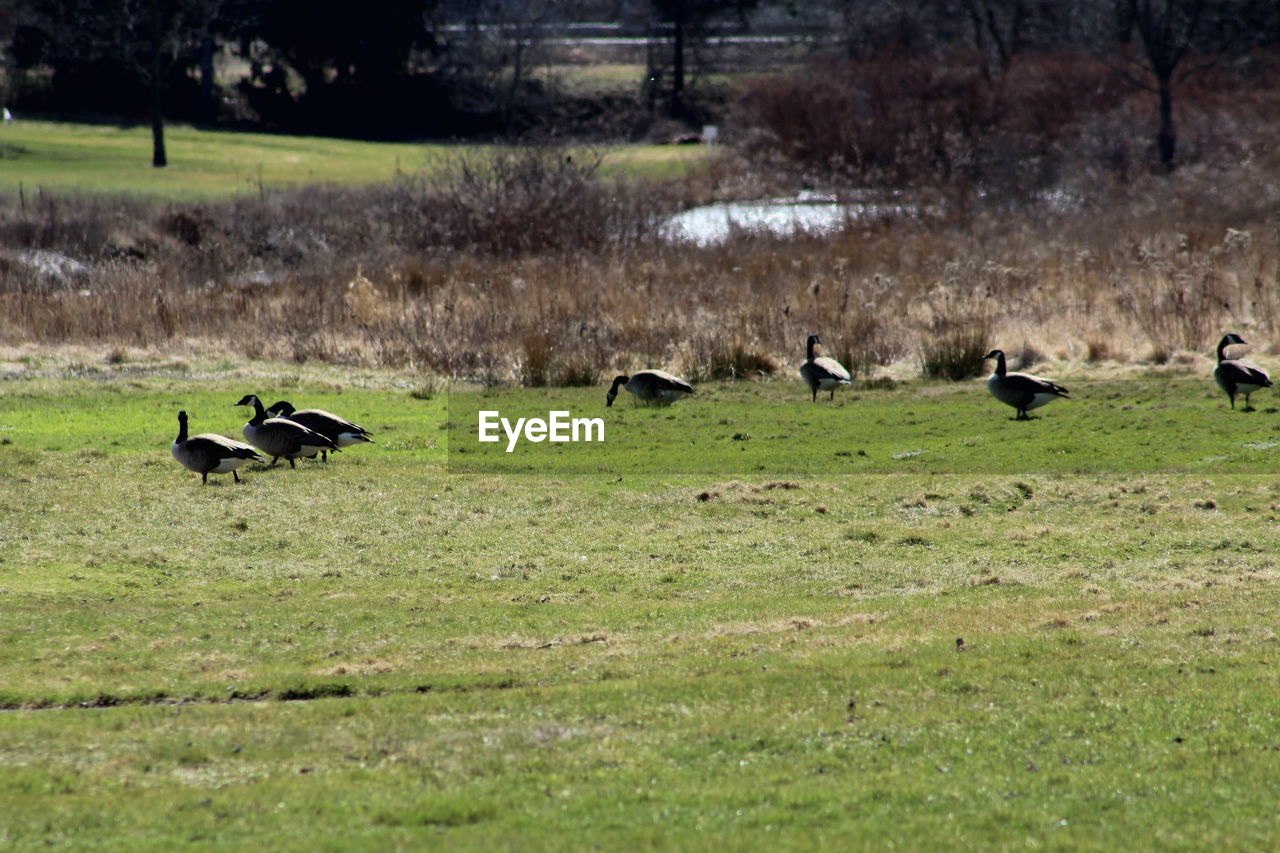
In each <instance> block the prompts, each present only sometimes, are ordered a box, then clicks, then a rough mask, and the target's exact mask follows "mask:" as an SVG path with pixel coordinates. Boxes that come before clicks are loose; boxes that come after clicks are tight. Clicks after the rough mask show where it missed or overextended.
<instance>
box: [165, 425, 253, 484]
mask: <svg viewBox="0 0 1280 853" xmlns="http://www.w3.org/2000/svg"><path fill="white" fill-rule="evenodd" d="M169 451H170V452H171V453H172V454H173V458H174V459H177V460H178V462H180V463H181V464H182V466H183V467H185V468H187V469H189V470H191V471H195V472H196V473H197V474H199V475H200V482H201V483H202V484H205V485H207V484H208V483H209V475H210V474H226V473H228V472H230V473H231V476H232V477H234V478H235V481H236V482H237V483H238V482H240V475H239V474H237V473H236V469H237V468H239V467H240V466H241V465H243V464H244V463H246V462H248V461H249V460H250V459H252V460H253V461H255V462H266V461H267V460H265V459H263V458H262V457H261V456H259V455H258V451H256V450H254V449H253V448H252V447H250V446H249V445H247V444H245V443H244V442H243V441H236V440H235V439H234V438H227V437H225V436H221V435H214V434H213V433H209V432H206V433H201V434H200V435H193V436H191V437H190V438H187V413H186V412H178V437H177V438H175V439H174V440H173V445H172V446H171V447H170V448H169Z"/></svg>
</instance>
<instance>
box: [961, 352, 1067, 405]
mask: <svg viewBox="0 0 1280 853" xmlns="http://www.w3.org/2000/svg"><path fill="white" fill-rule="evenodd" d="M982 358H983V359H984V360H985V359H988V358H994V359H995V360H996V370H995V373H992V374H991V375H990V376H989V377H987V390H988V391H990V392H991V394H992V396H993V397H995V398H996V399H997V400H999V401H1000V402H1001V403H1005V404H1007V405H1010V406H1013V407H1014V408H1015V409H1017V410H1018V416H1017V420H1020V421H1025V420H1028V417H1027V412H1029V411H1030V410H1031V409H1038V408H1039V407H1041V406H1043V405H1044V404H1046V403H1052V402H1053V401H1054V400H1056V399H1058V398H1059V397H1063V398H1065V399H1067V400H1070V399H1071V398H1070V397H1068V396H1067V389H1066V388H1063V387H1062V386H1061V385H1058V384H1056V383H1054V382H1050V381H1049V380H1048V379H1041V378H1040V377H1039V376H1032V375H1030V374H1028V373H1009V372H1007V370H1006V368H1005V363H1004V352H1003V351H1001V350H998V349H993V350H992V351H991V352H989V353H987V354H986V355H984V356H983V357H982Z"/></svg>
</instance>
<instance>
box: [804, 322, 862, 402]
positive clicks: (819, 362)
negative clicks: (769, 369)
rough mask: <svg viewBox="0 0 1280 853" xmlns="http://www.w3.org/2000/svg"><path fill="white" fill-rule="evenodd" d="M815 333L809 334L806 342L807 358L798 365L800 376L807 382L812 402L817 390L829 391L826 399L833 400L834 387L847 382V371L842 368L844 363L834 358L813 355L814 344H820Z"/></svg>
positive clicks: (814, 399)
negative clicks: (811, 394)
mask: <svg viewBox="0 0 1280 853" xmlns="http://www.w3.org/2000/svg"><path fill="white" fill-rule="evenodd" d="M820 343H822V341H820V340H818V336H817V335H810V336H809V343H808V345H807V346H808V356H809V357H808V359H806V361H805V363H804V364H802V365H800V378H801V379H803V380H804V381H805V382H807V383H808V384H809V390H810V391H812V392H813V402H815V403H816V402H818V392H819V391H830V392H831V396H830V397H828V398H827V399H829V400H834V399H835V398H836V389H837V388H839V387H840V386H841V385H848V384H849V378H850V377H849V371H847V370H845V369H844V365H843V364H841V363H840V362H838V361H836V360H835V359H834V358H827V357H826V356H823V357H821V358H814V357H813V346H814V344H820Z"/></svg>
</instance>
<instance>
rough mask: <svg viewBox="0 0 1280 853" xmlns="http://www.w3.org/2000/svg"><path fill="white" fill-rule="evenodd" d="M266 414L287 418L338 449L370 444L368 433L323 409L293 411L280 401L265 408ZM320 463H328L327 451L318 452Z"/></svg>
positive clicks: (287, 403) (285, 402)
mask: <svg viewBox="0 0 1280 853" xmlns="http://www.w3.org/2000/svg"><path fill="white" fill-rule="evenodd" d="M267 414H268V415H270V416H271V417H273V418H287V419H289V420H291V421H293V422H294V423H298V424H302V425H303V426H304V427H306V428H307V429H311V430H315V431H316V432H318V433H320V434H321V435H323V436H325V437H327V438H330V439H332V440H333V443H334V444H336V445H338V446H339V447H350V446H351V445H353V444H359V443H360V442H362V441H367V442H372V441H373V439H372V438H369V436H370V434H371V433H370V432H369V431H368V430H367V429H365V428H364V427H362V426H359V425H358V424H353V423H351V421H349V420H346V419H345V418H340V417H338V416H337V415H335V414H334V413H333V412H326V411H325V410H324V409H302V410H301V411H299V410H297V409H295V408H294V407H293V404H292V403H290V402H289V401H288V400H280V401H278V402H275V403H272V404H271V406H269V407H268V408H267ZM320 459H321V461H324V462H328V461H329V451H328V450H321V451H320Z"/></svg>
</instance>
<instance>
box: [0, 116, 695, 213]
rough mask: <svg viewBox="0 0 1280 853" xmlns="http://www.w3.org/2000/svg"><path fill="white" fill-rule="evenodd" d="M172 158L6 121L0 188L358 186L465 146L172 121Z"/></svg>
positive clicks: (192, 193) (115, 131)
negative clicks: (154, 158)
mask: <svg viewBox="0 0 1280 853" xmlns="http://www.w3.org/2000/svg"><path fill="white" fill-rule="evenodd" d="M165 140H166V145H167V148H168V153H169V160H170V165H169V166H167V167H166V168H163V169H155V168H152V166H151V130H150V128H149V127H146V126H141V125H139V126H118V125H87V124H71V123H59V122H47V121H30V120H26V119H19V120H17V121H13V122H7V123H5V125H4V126H3V127H2V128H0V194H3V195H10V194H16V193H17V192H18V189H19V186H21V187H22V188H23V189H24V191H25V192H26V193H28V194H30V195H34V194H36V193H38V192H40V191H59V192H66V191H75V192H94V193H129V194H138V195H143V196H148V197H153V198H158V199H168V200H173V201H190V200H214V199H225V198H227V197H229V196H237V195H256V194H259V193H261V192H263V191H266V190H279V189H284V188H296V187H299V186H302V185H306V184H317V183H332V184H342V185H361V184H372V183H384V182H389V181H393V180H396V179H397V178H402V177H405V176H415V175H420V174H424V173H426V174H430V173H431V172H432V170H433V169H434V168H436V167H438V165H439V164H440V163H441V161H442V160H444V159H446V158H447V157H448V156H450V153H451V152H455V151H457V150H459V146H455V145H448V144H440V143H431V144H426V143H385V142H360V141H354V140H344V139H321V138H316V137H305V136H280V135H271V134H263V133H232V132H225V131H208V130H199V129H195V128H191V127H187V126H183V125H177V126H173V127H170V128H168V129H167V130H166V135H165ZM606 153H607V158H606V161H607V168H606V171H610V170H612V171H615V172H616V173H622V174H634V175H636V176H639V177H672V176H675V175H679V174H681V173H682V172H683V170H684V169H685V168H687V166H688V164H689V163H691V162H696V161H697V159H698V154H699V152H698V151H697V149H696V148H695V149H689V148H683V147H678V146H660V145H649V146H644V145H641V146H620V147H617V148H613V149H609V150H608V151H607V152H606Z"/></svg>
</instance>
